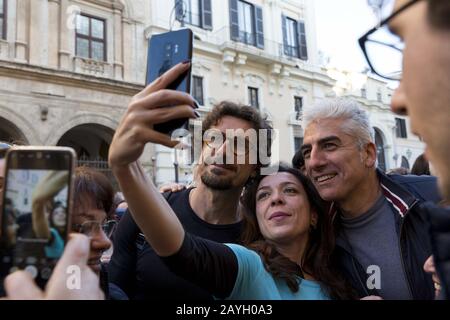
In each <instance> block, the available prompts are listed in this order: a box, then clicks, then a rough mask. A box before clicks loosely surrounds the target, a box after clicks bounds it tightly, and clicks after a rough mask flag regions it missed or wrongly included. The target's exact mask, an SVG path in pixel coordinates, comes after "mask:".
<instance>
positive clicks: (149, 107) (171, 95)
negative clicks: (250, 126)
mask: <svg viewBox="0 0 450 320" xmlns="http://www.w3.org/2000/svg"><path fill="white" fill-rule="evenodd" d="M188 68H189V63H180V64H177V65H176V66H174V67H173V68H171V69H170V70H169V71H167V72H166V73H164V74H163V75H162V76H161V77H159V78H158V79H156V80H155V81H154V82H152V83H151V84H149V85H148V86H147V87H146V88H145V89H144V90H142V91H141V92H139V93H138V94H137V95H135V96H134V97H133V99H132V100H131V103H130V104H129V105H128V109H127V111H126V113H125V115H124V116H123V118H122V120H121V122H120V124H119V126H118V128H117V130H116V132H115V134H114V137H113V141H112V143H111V146H110V148H109V165H110V167H111V168H112V169H114V168H117V167H123V166H127V165H129V164H130V163H133V162H135V161H136V160H138V159H139V157H140V156H141V154H142V152H143V151H144V146H145V144H146V143H147V142H153V143H157V144H162V145H164V146H167V147H174V146H175V145H177V144H178V141H175V140H171V137H169V136H168V135H165V134H163V133H160V132H157V131H155V130H153V125H155V124H159V123H164V122H167V121H169V120H173V119H178V118H193V119H195V118H197V115H196V113H195V111H194V105H195V103H194V100H193V99H192V97H191V96H190V95H188V94H186V93H183V92H179V91H173V90H167V89H165V88H167V87H168V86H169V85H170V84H171V83H172V82H173V81H174V80H176V79H177V78H178V77H179V76H180V75H182V74H183V73H184V72H186V70H188Z"/></svg>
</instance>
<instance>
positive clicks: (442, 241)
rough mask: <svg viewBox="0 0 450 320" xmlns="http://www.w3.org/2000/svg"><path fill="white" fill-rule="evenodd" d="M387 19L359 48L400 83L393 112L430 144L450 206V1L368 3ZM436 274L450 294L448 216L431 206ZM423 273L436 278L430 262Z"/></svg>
mask: <svg viewBox="0 0 450 320" xmlns="http://www.w3.org/2000/svg"><path fill="white" fill-rule="evenodd" d="M368 2H369V4H372V5H376V7H377V9H378V12H379V13H380V15H381V16H383V12H386V11H390V12H391V14H390V16H388V17H387V18H384V19H382V20H381V22H380V23H379V25H378V26H377V27H375V28H373V29H371V30H370V31H369V32H367V33H366V34H365V35H364V36H363V37H361V38H360V40H359V43H360V45H361V48H362V50H363V52H364V55H365V57H366V59H367V61H368V63H369V66H370V67H371V69H372V72H374V73H375V74H377V75H378V76H381V77H383V78H385V79H388V80H399V81H400V85H399V87H398V88H397V90H396V91H395V93H394V95H393V97H392V110H393V111H394V112H395V113H397V114H400V115H409V116H410V120H411V128H412V131H413V132H415V133H416V134H417V135H418V136H419V137H421V139H422V140H423V141H424V142H425V143H426V145H427V148H426V152H425V153H426V156H427V158H428V159H429V160H430V162H431V163H432V164H433V166H434V167H435V169H436V171H437V176H438V178H439V187H440V191H441V194H442V195H443V197H444V199H445V201H446V202H447V203H446V204H447V205H448V202H449V201H450V164H449V160H450V1H448V0H397V1H382V0H369V1H368ZM427 211H428V213H429V220H430V227H431V240H432V246H433V253H434V258H435V263H436V269H437V272H438V274H439V276H440V278H441V280H442V283H439V280H438V279H437V278H436V277H435V276H434V277H433V280H434V282H435V287H436V292H437V293H439V291H441V285H443V286H442V292H441V293H442V296H443V297H445V296H446V297H447V298H449V294H450V240H449V239H450V212H449V210H448V209H447V210H446V209H445V208H438V207H436V208H433V207H428V208H427ZM425 269H426V270H427V271H430V272H432V273H433V271H434V266H433V263H432V261H430V259H429V260H427V263H426V264H425Z"/></svg>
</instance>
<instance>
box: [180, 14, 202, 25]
mask: <svg viewBox="0 0 450 320" xmlns="http://www.w3.org/2000/svg"><path fill="white" fill-rule="evenodd" d="M183 22H184V23H187V24H190V25H192V26H196V27H199V28H202V17H201V15H200V14H199V13H194V12H191V11H186V13H185V15H184V19H183Z"/></svg>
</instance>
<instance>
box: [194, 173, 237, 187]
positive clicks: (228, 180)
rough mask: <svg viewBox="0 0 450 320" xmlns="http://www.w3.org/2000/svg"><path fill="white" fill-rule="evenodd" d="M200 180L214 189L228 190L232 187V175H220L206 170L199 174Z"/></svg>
mask: <svg viewBox="0 0 450 320" xmlns="http://www.w3.org/2000/svg"><path fill="white" fill-rule="evenodd" d="M200 179H201V180H202V182H203V183H204V184H205V185H206V186H207V187H209V188H211V189H214V190H229V189H231V188H233V177H221V176H218V175H216V174H214V173H209V172H207V171H205V172H203V173H202V174H201V175H200Z"/></svg>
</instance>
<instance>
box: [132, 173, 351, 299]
mask: <svg viewBox="0 0 450 320" xmlns="http://www.w3.org/2000/svg"><path fill="white" fill-rule="evenodd" d="M134 187H135V188H134V189H133V194H134V195H135V196H136V198H134V199H127V200H128V204H129V206H130V208H131V212H132V214H133V216H134V218H135V221H136V222H137V224H138V225H139V226H140V228H141V230H142V231H143V233H144V234H145V237H146V240H147V241H148V242H149V243H150V245H151V246H152V248H153V249H154V250H155V251H156V253H157V254H158V255H159V256H161V257H162V259H163V261H164V262H165V263H166V264H167V265H168V267H169V268H170V269H171V270H172V271H173V272H175V273H176V274H178V275H179V276H181V277H184V278H186V279H188V280H190V281H192V282H194V283H196V284H197V285H199V286H201V287H203V288H205V289H206V290H208V291H209V292H210V293H211V294H213V295H214V296H215V297H216V298H220V299H243V300H245V299H250V300H259V299H268V300H270V299H289V300H297V299H298V300H302V299H313V300H322V299H351V298H353V297H354V295H353V291H352V289H351V288H350V287H349V286H348V285H347V284H346V282H344V280H343V279H342V278H341V277H339V276H337V274H338V273H337V272H336V273H335V268H334V265H333V263H332V261H331V251H332V248H333V246H334V243H333V233H332V230H331V227H330V225H331V224H330V222H329V221H327V219H326V212H325V210H324V205H323V203H322V201H321V200H320V198H319V196H318V194H317V192H316V191H315V189H314V188H313V186H312V184H311V183H310V182H309V180H308V179H307V178H305V177H304V176H303V175H302V174H301V173H300V172H299V171H298V170H295V169H292V168H289V167H287V166H284V165H281V166H280V167H279V170H278V172H277V173H276V174H274V175H270V176H260V177H257V178H256V179H255V180H254V181H253V183H251V184H250V185H249V186H248V188H247V189H246V192H245V193H244V194H243V197H242V205H243V209H244V213H243V214H244V215H245V221H246V223H245V225H246V226H245V231H244V234H243V241H244V244H245V246H242V245H237V244H221V243H217V242H213V241H209V240H206V239H203V238H200V237H196V236H194V235H190V234H189V233H186V232H185V231H184V229H183V226H182V224H181V223H180V221H179V220H178V218H177V216H176V215H175V214H174V212H173V211H172V209H171V208H170V206H168V205H167V203H166V202H165V201H164V198H163V197H162V196H161V195H160V194H159V192H158V190H157V189H156V188H155V186H154V185H152V184H151V182H150V181H148V184H145V185H144V184H143V185H134ZM148 187H151V191H150V192H149V191H148ZM128 191H129V190H128ZM144 193H145V194H146V195H147V196H148V198H147V197H145V199H144V198H143V197H141V196H143V195H144ZM138 196H139V197H141V201H134V200H137V199H138V198H137V197H138Z"/></svg>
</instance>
